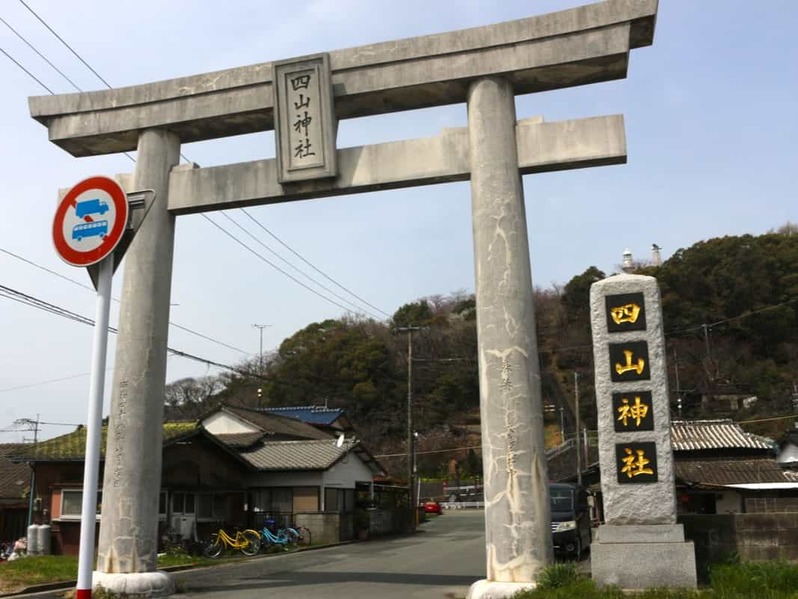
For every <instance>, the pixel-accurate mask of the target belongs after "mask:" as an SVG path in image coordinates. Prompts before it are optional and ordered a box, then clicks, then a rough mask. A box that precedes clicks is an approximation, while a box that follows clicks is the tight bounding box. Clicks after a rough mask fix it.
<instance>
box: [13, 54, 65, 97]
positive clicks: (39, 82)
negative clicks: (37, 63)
mask: <svg viewBox="0 0 798 599" xmlns="http://www.w3.org/2000/svg"><path fill="white" fill-rule="evenodd" d="M0 52H2V53H3V54H5V55H6V58H8V60H10V61H11V62H13V63H14V64H15V65H17V66H18V67H19V68H20V69H22V70H23V71H24V72H25V74H26V75H27V76H28V77H30V78H31V79H33V80H34V81H35V82H36V83H38V84H39V85H41V86H42V87H43V88H44V89H46V90H47V91H48V92H50V94H52V95H55V92H53V90H51V89H50V88H49V87H47V86H46V85H45V84H44V83H42V82H41V81H39V79H38V78H37V77H36V75H34V74H33V73H31V72H30V71H29V70H28V69H26V68H25V67H23V66H22V65H21V64H20V63H18V62H17V61H16V60H15V59H14V57H13V56H11V55H10V54H9V53H8V52H6V51H5V50H3V48H0Z"/></svg>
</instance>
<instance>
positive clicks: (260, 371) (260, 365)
mask: <svg viewBox="0 0 798 599" xmlns="http://www.w3.org/2000/svg"><path fill="white" fill-rule="evenodd" d="M252 326H253V327H254V328H256V329H259V330H260V350H259V351H258V374H263V329H265V328H267V327H270V326H272V325H270V324H253V325H252Z"/></svg>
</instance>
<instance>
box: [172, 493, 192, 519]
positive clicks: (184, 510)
mask: <svg viewBox="0 0 798 599" xmlns="http://www.w3.org/2000/svg"><path fill="white" fill-rule="evenodd" d="M172 513H173V514H193V513H194V493H174V494H173V495H172Z"/></svg>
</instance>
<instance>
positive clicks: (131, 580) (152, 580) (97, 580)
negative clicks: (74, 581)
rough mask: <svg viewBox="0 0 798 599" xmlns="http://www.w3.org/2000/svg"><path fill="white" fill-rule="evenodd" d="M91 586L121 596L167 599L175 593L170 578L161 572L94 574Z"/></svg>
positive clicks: (173, 584)
mask: <svg viewBox="0 0 798 599" xmlns="http://www.w3.org/2000/svg"><path fill="white" fill-rule="evenodd" d="M92 584H93V587H94V589H95V590H96V589H97V588H99V587H102V588H104V589H106V590H108V591H111V592H112V593H114V594H117V595H121V596H139V597H168V596H169V595H171V594H173V593H174V592H175V583H174V581H173V580H172V577H171V576H170V575H169V574H168V573H167V572H164V571H163V570H156V571H155V572H131V573H128V574H116V573H108V572H94V573H93V575H92Z"/></svg>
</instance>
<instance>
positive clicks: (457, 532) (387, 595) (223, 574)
mask: <svg viewBox="0 0 798 599" xmlns="http://www.w3.org/2000/svg"><path fill="white" fill-rule="evenodd" d="M484 526H485V521H484V514H483V512H482V510H457V511H449V512H446V513H445V514H444V515H443V516H441V517H438V518H435V519H434V520H432V521H431V522H427V523H425V524H423V525H422V526H421V527H420V528H419V532H417V533H416V534H414V535H412V536H409V537H402V538H392V539H385V540H371V541H367V542H364V543H353V544H349V545H339V546H336V547H331V548H328V549H319V550H312V551H304V552H300V553H293V554H286V555H277V556H268V557H262V558H253V559H250V560H245V561H243V562H239V563H237V564H235V565H230V566H225V567H221V568H206V569H203V570H191V571H185V572H180V573H176V574H175V579H176V583H177V586H178V592H179V594H178V595H177V596H178V597H184V598H186V599H222V598H224V599H255V598H257V599H262V597H263V596H264V594H267V593H280V594H281V595H284V596H291V597H297V598H303V597H312V598H314V599H343V598H345V597H346V598H348V597H369V598H373V597H378V598H379V599H394V598H396V599H398V598H414V599H443V598H447V597H448V598H454V597H465V595H466V593H467V591H468V587H469V586H470V585H471V583H472V582H474V581H476V580H478V579H480V578H484V577H485V534H484Z"/></svg>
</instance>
